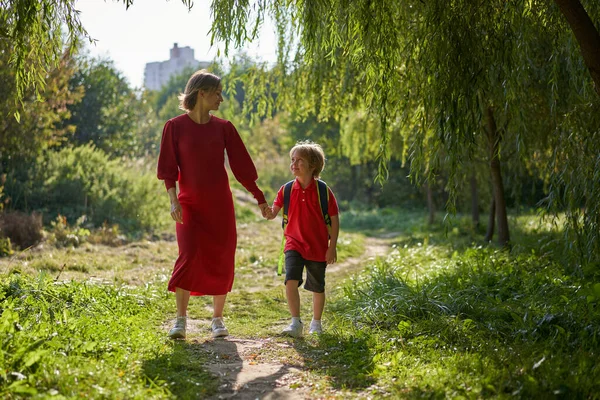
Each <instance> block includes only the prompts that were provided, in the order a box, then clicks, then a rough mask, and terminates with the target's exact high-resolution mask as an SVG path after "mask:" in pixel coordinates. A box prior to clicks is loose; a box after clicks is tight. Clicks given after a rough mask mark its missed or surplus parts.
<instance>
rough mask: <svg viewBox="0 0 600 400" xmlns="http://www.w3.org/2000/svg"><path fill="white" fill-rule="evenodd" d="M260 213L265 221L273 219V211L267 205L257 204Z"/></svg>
mask: <svg viewBox="0 0 600 400" xmlns="http://www.w3.org/2000/svg"><path fill="white" fill-rule="evenodd" d="M258 207H259V208H260V212H261V214H262V216H263V218H265V219H273V218H275V216H274V215H273V209H272V208H271V207H270V206H269V204H268V203H262V204H259V205H258Z"/></svg>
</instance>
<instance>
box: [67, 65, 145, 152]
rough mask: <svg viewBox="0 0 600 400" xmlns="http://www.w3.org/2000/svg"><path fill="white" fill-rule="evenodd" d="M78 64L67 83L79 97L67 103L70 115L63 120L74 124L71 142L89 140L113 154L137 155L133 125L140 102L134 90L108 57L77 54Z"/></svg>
mask: <svg viewBox="0 0 600 400" xmlns="http://www.w3.org/2000/svg"><path fill="white" fill-rule="evenodd" d="M78 64H79V66H78V70H77V72H76V73H75V74H74V75H73V77H72V78H71V80H70V82H69V86H70V88H71V91H78V90H79V91H81V92H82V93H83V98H82V99H81V101H80V102H77V103H74V104H71V105H69V106H68V109H69V111H70V118H68V119H66V120H65V121H64V124H65V125H66V126H69V125H72V126H74V127H75V132H74V135H73V139H72V140H71V142H72V143H75V144H87V143H89V142H92V143H94V144H95V145H96V147H97V148H100V149H102V150H104V151H105V152H106V153H108V154H110V155H115V156H121V155H125V154H126V155H134V154H137V150H138V146H139V144H138V143H137V141H136V139H137V138H136V136H135V132H134V128H135V127H136V123H137V119H138V109H139V108H140V106H141V104H140V101H139V100H138V99H137V98H136V93H135V92H134V91H133V90H132V89H131V88H130V86H129V84H128V82H127V80H126V79H125V77H124V76H123V75H122V74H121V72H119V71H118V70H117V69H116V68H115V66H114V64H113V62H112V61H111V60H107V59H95V58H89V57H85V56H80V57H79V59H78Z"/></svg>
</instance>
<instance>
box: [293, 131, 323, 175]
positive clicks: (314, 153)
mask: <svg viewBox="0 0 600 400" xmlns="http://www.w3.org/2000/svg"><path fill="white" fill-rule="evenodd" d="M294 152H297V153H298V154H299V155H300V156H301V157H303V158H306V161H308V166H309V168H314V170H313V178H317V179H318V178H319V176H320V175H321V172H322V171H323V168H325V153H324V152H323V148H322V147H321V145H320V144H318V143H314V142H311V141H310V140H305V141H302V142H298V143H296V145H295V146H294V147H292V149H291V150H290V158H291V157H292V155H293V154H294Z"/></svg>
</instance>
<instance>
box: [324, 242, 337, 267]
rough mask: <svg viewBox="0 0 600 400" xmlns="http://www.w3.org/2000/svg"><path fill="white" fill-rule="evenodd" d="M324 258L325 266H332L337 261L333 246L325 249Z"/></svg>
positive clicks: (335, 250)
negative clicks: (325, 260)
mask: <svg viewBox="0 0 600 400" xmlns="http://www.w3.org/2000/svg"><path fill="white" fill-rule="evenodd" d="M325 258H326V259H327V265H329V264H333V263H335V262H336V261H337V249H336V248H335V246H329V247H328V248H327V253H325Z"/></svg>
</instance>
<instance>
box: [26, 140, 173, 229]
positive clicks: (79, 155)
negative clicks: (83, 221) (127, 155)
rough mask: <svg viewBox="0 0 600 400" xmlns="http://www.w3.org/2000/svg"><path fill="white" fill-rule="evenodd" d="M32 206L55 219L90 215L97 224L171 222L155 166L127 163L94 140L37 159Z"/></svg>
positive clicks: (154, 225) (158, 225)
mask: <svg viewBox="0 0 600 400" xmlns="http://www.w3.org/2000/svg"><path fill="white" fill-rule="evenodd" d="M38 166H39V168H38V170H37V174H36V177H35V182H36V190H35V192H34V193H33V194H32V196H31V202H30V204H31V207H32V208H34V209H37V210H40V211H43V212H44V217H45V218H47V219H54V218H56V216H57V215H62V216H64V217H65V218H66V220H67V221H76V220H77V219H78V218H80V217H81V216H83V215H85V216H86V217H87V220H88V221H89V223H90V224H91V225H92V226H97V227H99V226H102V225H103V224H104V223H105V222H106V223H108V224H118V225H119V226H121V227H122V228H123V230H124V231H126V232H135V231H152V230H155V229H160V228H162V227H164V226H165V224H166V223H167V218H166V217H165V215H166V213H165V212H164V208H165V202H166V201H167V198H166V196H165V197H163V196H161V194H162V188H161V185H160V181H158V180H157V179H156V177H155V175H154V173H153V172H150V171H147V170H145V169H144V167H143V165H139V164H138V165H136V164H134V163H133V162H130V163H129V164H124V163H123V161H121V160H118V159H113V160H111V159H109V157H108V155H107V154H106V153H104V152H103V151H102V150H100V149H97V148H95V147H94V146H93V145H86V146H80V147H75V148H71V147H69V148H65V149H63V150H61V151H59V152H51V153H47V154H46V156H45V157H44V158H40V159H39V160H38Z"/></svg>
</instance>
